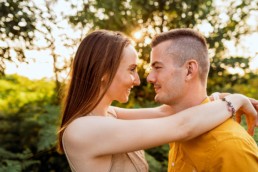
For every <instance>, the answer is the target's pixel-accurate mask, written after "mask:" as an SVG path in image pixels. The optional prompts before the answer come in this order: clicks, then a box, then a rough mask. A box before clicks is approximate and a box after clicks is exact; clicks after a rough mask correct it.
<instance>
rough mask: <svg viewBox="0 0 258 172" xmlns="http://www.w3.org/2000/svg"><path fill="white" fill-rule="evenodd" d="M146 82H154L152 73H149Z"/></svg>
mask: <svg viewBox="0 0 258 172" xmlns="http://www.w3.org/2000/svg"><path fill="white" fill-rule="evenodd" d="M147 82H149V83H154V82H155V77H154V74H153V73H152V72H150V73H149V74H148V76H147Z"/></svg>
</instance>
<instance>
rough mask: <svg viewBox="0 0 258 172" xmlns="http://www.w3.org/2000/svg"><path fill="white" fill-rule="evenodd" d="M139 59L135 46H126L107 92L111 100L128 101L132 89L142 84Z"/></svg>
mask: <svg viewBox="0 0 258 172" xmlns="http://www.w3.org/2000/svg"><path fill="white" fill-rule="evenodd" d="M137 61H138V56H137V52H136V50H135V49H134V47H133V46H132V45H128V46H126V47H125V48H124V50H123V53H122V59H121V63H120V65H119V67H118V70H117V72H116V75H115V77H114V80H113V82H112V83H111V85H110V87H109V89H108V91H107V93H106V95H107V96H108V98H109V99H110V100H111V101H114V100H117V101H119V102H121V103H125V102H127V101H128V97H129V94H130V92H131V89H132V88H133V87H134V86H135V85H139V84H140V78H139V75H138V73H137Z"/></svg>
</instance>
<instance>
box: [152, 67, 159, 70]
mask: <svg viewBox="0 0 258 172" xmlns="http://www.w3.org/2000/svg"><path fill="white" fill-rule="evenodd" d="M153 68H154V69H156V70H158V69H160V68H161V67H160V66H154V67H153Z"/></svg>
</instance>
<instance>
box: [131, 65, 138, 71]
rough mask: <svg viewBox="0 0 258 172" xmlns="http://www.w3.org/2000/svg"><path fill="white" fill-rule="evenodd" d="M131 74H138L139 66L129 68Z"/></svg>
mask: <svg viewBox="0 0 258 172" xmlns="http://www.w3.org/2000/svg"><path fill="white" fill-rule="evenodd" d="M129 70H130V72H136V71H137V66H132V67H130V68H129Z"/></svg>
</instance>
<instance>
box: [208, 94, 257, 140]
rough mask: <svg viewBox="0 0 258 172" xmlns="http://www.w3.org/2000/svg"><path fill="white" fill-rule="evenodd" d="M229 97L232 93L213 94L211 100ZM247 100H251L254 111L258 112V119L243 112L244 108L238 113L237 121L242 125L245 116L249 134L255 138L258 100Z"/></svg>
mask: <svg viewBox="0 0 258 172" xmlns="http://www.w3.org/2000/svg"><path fill="white" fill-rule="evenodd" d="M228 95H230V93H219V92H216V93H213V94H211V96H210V99H211V100H212V101H214V100H217V99H222V98H224V97H226V96H228ZM247 99H249V101H250V102H251V103H252V105H253V107H254V109H255V110H256V118H254V116H253V115H252V114H250V113H249V112H248V111H246V110H243V108H240V109H239V110H238V111H237V112H236V118H235V119H236V121H237V122H238V123H241V119H242V115H245V117H246V123H247V126H248V129H247V132H248V133H249V134H250V135H252V136H253V135H254V130H255V127H258V114H257V113H258V100H256V99H253V98H250V97H247Z"/></svg>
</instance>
